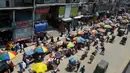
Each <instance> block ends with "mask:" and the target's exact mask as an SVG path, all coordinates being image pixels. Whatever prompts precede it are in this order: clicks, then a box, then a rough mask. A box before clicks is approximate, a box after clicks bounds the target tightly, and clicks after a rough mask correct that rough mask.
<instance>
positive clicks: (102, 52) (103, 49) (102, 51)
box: [100, 46, 105, 55]
mask: <svg viewBox="0 0 130 73" xmlns="http://www.w3.org/2000/svg"><path fill="white" fill-rule="evenodd" d="M104 51H105V48H104V46H102V47H101V53H100V54H101V55H104Z"/></svg>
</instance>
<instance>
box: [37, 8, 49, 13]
mask: <svg viewBox="0 0 130 73" xmlns="http://www.w3.org/2000/svg"><path fill="white" fill-rule="evenodd" d="M48 12H49V8H39V9H36V12H35V13H36V14H43V13H48Z"/></svg>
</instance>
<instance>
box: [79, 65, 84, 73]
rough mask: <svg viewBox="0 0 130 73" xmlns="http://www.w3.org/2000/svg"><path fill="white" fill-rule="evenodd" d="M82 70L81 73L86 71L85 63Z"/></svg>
mask: <svg viewBox="0 0 130 73" xmlns="http://www.w3.org/2000/svg"><path fill="white" fill-rule="evenodd" d="M80 72H81V73H84V72H85V65H83V67H81V69H80Z"/></svg>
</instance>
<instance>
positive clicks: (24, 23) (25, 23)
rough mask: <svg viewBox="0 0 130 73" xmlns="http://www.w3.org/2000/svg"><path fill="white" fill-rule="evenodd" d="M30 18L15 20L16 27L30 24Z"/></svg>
mask: <svg viewBox="0 0 130 73" xmlns="http://www.w3.org/2000/svg"><path fill="white" fill-rule="evenodd" d="M31 22H32V20H28V21H18V22H16V27H17V28H20V27H28V26H29V25H30V24H31Z"/></svg>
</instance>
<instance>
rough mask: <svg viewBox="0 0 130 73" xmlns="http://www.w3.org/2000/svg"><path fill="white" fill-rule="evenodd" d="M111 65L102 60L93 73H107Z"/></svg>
mask: <svg viewBox="0 0 130 73" xmlns="http://www.w3.org/2000/svg"><path fill="white" fill-rule="evenodd" d="M108 65H109V63H108V62H106V61H105V60H101V61H100V62H99V63H98V64H97V67H96V69H95V70H94V72H93V73H106V70H107V68H108Z"/></svg>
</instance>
